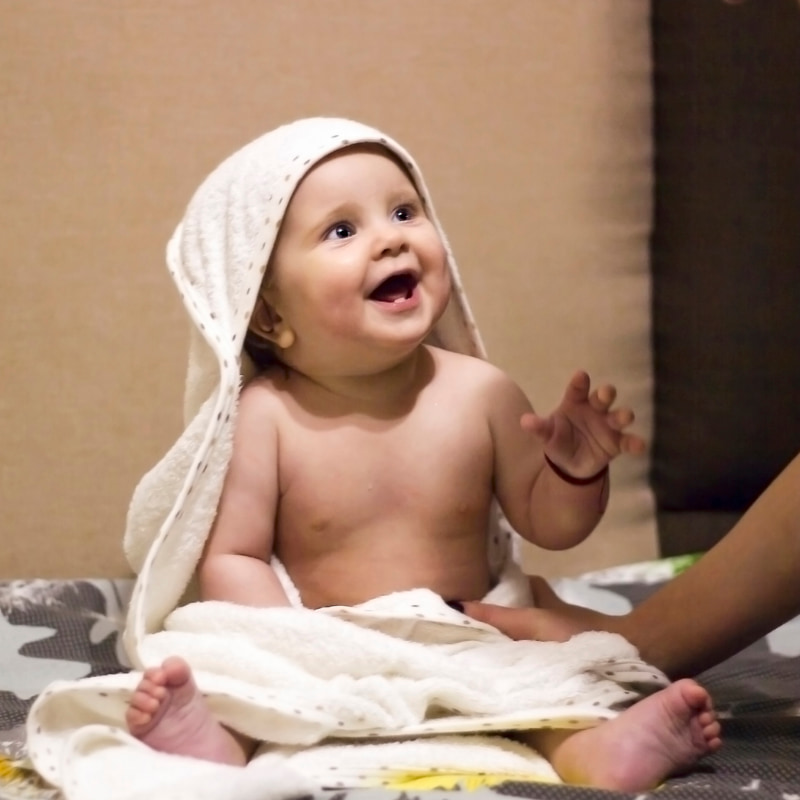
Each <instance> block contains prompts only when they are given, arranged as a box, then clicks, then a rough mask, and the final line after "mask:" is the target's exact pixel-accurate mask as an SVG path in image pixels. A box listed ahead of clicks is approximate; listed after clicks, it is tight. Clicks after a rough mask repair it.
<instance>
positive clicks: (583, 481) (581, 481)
mask: <svg viewBox="0 0 800 800" xmlns="http://www.w3.org/2000/svg"><path fill="white" fill-rule="evenodd" d="M544 460H545V461H546V462H547V463H548V465H549V466H550V469H551V470H553V472H555V474H556V475H558V477H559V478H561V480H562V481H566V482H567V483H571V484H572V485H573V486H588V485H589V484H591V483H597V481H599V480H601V479H602V478H605V476H606V475H608V464H606V465H605V466H604V467H603V469H601V470H600V472H597V473H595V474H594V475H591V476H589V477H588V478H576V477H575V476H574V475H570V474H569V473H568V472H564V470H563V469H561V467H559V466H558V464H554V463H553V462H552V461H551V460H550V459H549V458H548V457H547V453H545V454H544Z"/></svg>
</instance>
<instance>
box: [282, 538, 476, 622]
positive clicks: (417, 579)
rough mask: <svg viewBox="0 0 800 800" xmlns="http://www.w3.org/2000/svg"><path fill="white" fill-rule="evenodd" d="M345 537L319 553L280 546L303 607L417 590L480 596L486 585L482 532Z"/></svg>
mask: <svg viewBox="0 0 800 800" xmlns="http://www.w3.org/2000/svg"><path fill="white" fill-rule="evenodd" d="M346 539H347V541H345V542H341V543H340V546H339V547H335V548H330V549H325V550H324V551H321V550H320V549H317V548H311V549H310V550H309V551H307V552H305V553H304V552H302V550H301V549H298V548H295V547H291V546H289V547H281V548H279V552H278V556H279V557H280V558H281V560H282V561H283V563H284V566H285V567H286V570H287V572H288V573H289V577H290V578H291V579H292V581H293V582H294V584H295V586H296V587H297V590H298V591H299V593H300V597H301V598H302V600H303V604H304V605H306V606H309V607H311V608H319V607H321V606H331V605H357V604H359V603H363V602H366V601H367V600H371V599H372V598H374V597H379V596H381V595H385V594H389V593H391V592H401V591H406V590H409V589H419V588H425V589H430V590H431V591H433V592H436V593H437V594H439V595H441V596H442V597H444V598H445V599H446V600H479V599H480V598H482V597H483V596H484V595H485V594H486V593H487V592H488V591H489V589H490V575H489V566H488V561H487V557H486V536H485V533H483V532H480V533H471V532H469V531H466V532H465V533H463V534H461V535H457V536H444V537H435V538H428V537H419V535H418V534H415V535H408V536H406V537H404V536H402V535H398V534H397V532H393V533H392V536H391V538H390V539H388V538H387V539H385V538H384V536H383V535H382V534H381V533H378V532H372V535H370V536H365V537H361V536H357V537H354V536H348V537H346ZM281 551H282V552H281ZM311 551H315V552H311Z"/></svg>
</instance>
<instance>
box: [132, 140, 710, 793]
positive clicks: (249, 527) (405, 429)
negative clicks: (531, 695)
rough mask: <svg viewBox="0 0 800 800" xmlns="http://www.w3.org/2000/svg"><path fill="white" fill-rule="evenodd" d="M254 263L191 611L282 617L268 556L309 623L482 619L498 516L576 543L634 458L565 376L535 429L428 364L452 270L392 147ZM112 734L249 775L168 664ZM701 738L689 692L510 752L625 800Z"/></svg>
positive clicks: (351, 166) (348, 157)
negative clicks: (344, 609)
mask: <svg viewBox="0 0 800 800" xmlns="http://www.w3.org/2000/svg"><path fill="white" fill-rule="evenodd" d="M264 258H265V260H267V259H268V266H267V270H266V273H265V277H264V280H263V283H262V288H261V291H260V294H259V296H258V298H257V299H256V301H255V306H254V310H253V314H252V317H251V320H250V323H249V333H248V344H247V348H248V352H249V353H250V354H251V356H252V357H253V359H254V360H255V361H256V362H257V363H258V364H259V366H260V372H259V374H258V375H257V377H255V378H254V379H252V380H251V381H249V382H248V383H247V384H246V386H245V387H244V389H243V390H242V391H241V395H240V401H239V408H238V414H237V417H236V426H235V433H234V441H233V450H232V456H231V459H230V463H229V468H228V471H227V474H226V478H225V483H224V487H223V491H222V495H221V499H220V502H219V506H218V511H217V515H216V518H215V522H214V526H213V529H212V531H211V534H210V536H209V538H208V540H207V543H206V547H205V550H204V553H203V556H202V559H201V561H200V564H199V566H198V578H199V586H200V592H201V597H202V599H204V600H224V601H229V602H232V603H238V604H244V605H251V606H276V605H288V604H289V602H290V600H289V598H288V596H287V594H286V591H285V589H284V584H283V583H282V582H281V581H280V580H279V578H278V576H277V574H276V572H275V571H274V570H273V568H272V566H271V565H270V558H271V557H272V555H273V554H274V555H276V556H277V557H278V558H279V559H280V561H281V562H282V563H283V565H284V567H285V569H286V572H287V573H288V575H289V577H290V578H291V581H292V582H293V584H294V586H295V587H296V588H297V591H298V592H299V595H300V598H301V599H302V602H303V604H304V605H305V606H307V607H310V608H319V607H323V606H331V605H356V604H359V603H362V602H364V601H366V600H369V599H371V598H374V597H377V596H381V595H385V594H388V593H390V592H398V591H403V590H408V589H414V588H418V587H425V588H427V589H430V590H432V591H433V592H436V593H437V594H439V595H441V596H442V597H443V598H445V599H447V600H449V601H451V602H452V603H453V604H454V605H455V606H457V605H458V602H459V601H462V600H478V599H481V598H482V597H484V596H485V595H486V593H487V592H488V591H489V589H490V588H491V585H492V576H491V572H490V567H489V562H488V559H487V526H488V520H489V516H490V511H491V506H492V503H493V500H495V499H496V500H497V502H498V503H499V505H500V508H501V509H502V511H503V513H504V514H505V516H506V518H507V519H508V521H509V522H510V523H511V525H512V526H513V527H514V528H515V529H516V531H518V532H519V533H520V534H521V535H522V536H523V537H524V538H525V539H527V540H528V541H531V542H533V543H535V544H536V545H538V546H540V547H545V548H549V549H565V548H569V547H572V546H574V545H576V544H578V543H579V542H581V541H583V540H584V539H585V538H586V537H587V536H588V535H589V534H590V532H591V531H592V530H593V529H594V527H595V526H596V524H597V522H598V521H599V519H600V517H601V516H602V514H603V511H604V509H605V505H606V501H607V497H608V489H609V481H608V463H609V461H610V460H611V459H613V458H614V457H616V456H617V455H619V454H620V453H638V452H640V451H641V450H642V449H643V447H644V443H643V442H642V440H641V439H640V438H639V437H637V436H636V435H634V434H632V433H630V432H628V430H627V429H628V428H629V426H630V424H631V423H632V421H633V415H632V413H631V412H630V410H628V409H626V408H618V407H615V406H614V401H615V390H614V388H613V387H611V386H602V387H600V388H598V389H594V390H593V389H592V387H591V386H590V380H589V377H588V376H587V375H586V374H585V373H577V374H576V375H575V376H574V377H573V378H572V379H571V380H570V382H569V384H568V386H567V389H566V392H565V394H564V396H563V399H562V401H561V402H560V404H559V406H558V407H557V408H556V409H555V410H554V411H553V413H552V414H550V415H549V416H539V415H537V414H536V413H535V412H534V411H533V409H532V408H531V405H530V403H529V402H528V400H527V399H526V397H525V395H524V394H523V392H522V391H521V390H520V388H519V387H518V386H517V385H516V384H515V383H514V382H513V381H512V380H511V379H510V378H509V377H508V376H507V375H505V374H504V373H503V372H502V371H500V370H499V369H497V368H495V367H493V366H492V365H490V364H489V363H487V362H486V361H483V360H482V359H479V358H473V357H471V356H467V355H462V354H459V353H455V352H451V351H449V350H445V349H441V348H439V347H435V346H433V345H431V344H429V343H428V342H429V339H430V334H431V332H432V331H433V330H434V327H435V326H436V324H437V322H438V321H439V320H440V319H441V317H442V315H443V314H444V313H445V310H446V309H447V307H448V303H450V302H451V293H452V292H451V290H452V279H451V271H450V265H449V253H448V249H447V246H446V244H445V242H444V240H443V237H442V235H441V232H440V230H439V227H438V224H437V223H436V222H435V220H434V219H433V218H432V217H431V215H430V213H429V209H428V208H427V206H426V203H425V201H424V200H423V195H422V194H421V192H420V191H419V189H418V186H417V185H416V184H415V181H414V179H413V177H412V173H411V172H410V171H409V169H408V168H407V167H406V165H405V164H404V163H403V162H402V161H401V160H400V158H398V155H397V154H396V153H395V152H394V151H393V150H392V149H391V148H390V147H389V146H388V145H384V144H380V143H361V144H358V143H357V144H350V143H347V142H343V143H342V144H341V146H340V147H339V148H338V149H335V150H333V152H331V153H329V154H328V155H326V156H324V157H322V158H321V159H318V160H317V161H315V162H313V163H310V164H308V169H307V171H306V172H305V174H304V176H303V177H302V180H300V182H299V184H298V185H297V186H296V188H295V190H294V192H293V193H292V195H291V198H290V201H289V203H288V207H287V208H286V210H285V214H284V216H283V219H282V222H281V224H280V230H279V234H278V237H277V240H276V243H275V246H274V247H273V249H272V252H271V253H270V254H266V255H265V256H264ZM365 564H366V565H368V568H366V569H365V568H364V565H365ZM354 576H358V579H357V580H356V579H354ZM127 724H128V727H129V730H130V731H131V733H132V734H133V735H134V736H136V737H138V738H139V739H141V740H142V741H143V742H145V743H147V744H148V745H150V746H151V747H153V748H155V749H158V750H161V751H165V752H169V753H177V754H182V755H189V756H194V757H198V758H203V759H209V760H214V761H220V762H224V763H228V764H245V763H246V762H247V760H248V759H249V757H250V755H251V753H252V752H253V748H254V743H253V742H251V741H249V740H246V739H244V738H243V737H241V736H239V735H238V734H237V733H235V732H234V731H231V730H229V729H227V728H225V727H223V726H222V725H221V724H220V723H219V722H217V721H216V720H215V719H214V717H213V716H212V715H211V713H210V711H209V710H208V708H207V707H206V705H205V703H204V701H203V698H202V697H201V696H200V694H199V692H198V690H197V688H196V686H195V684H194V681H193V679H192V675H191V671H190V668H189V666H188V664H187V663H186V662H185V661H184V660H183V659H181V658H178V657H172V658H168V659H166V660H165V661H164V662H163V663H162V664H161V665H160V666H158V667H155V668H151V669H148V670H146V671H145V673H144V675H143V677H142V680H141V682H140V684H139V686H138V688H137V691H136V692H135V694H134V695H133V698H132V700H131V703H130V706H129V709H128V712H127ZM719 732H720V728H719V724H718V722H717V721H716V718H715V716H714V713H713V710H712V707H711V701H710V698H709V696H708V694H707V692H706V691H705V690H704V689H703V688H702V687H701V686H700V685H698V684H697V683H695V682H694V681H690V680H684V681H680V682H678V683H675V684H672V685H670V686H668V687H667V688H666V689H664V690H663V691H660V692H658V693H657V694H654V695H651V696H650V697H648V698H646V699H644V700H642V701H641V702H639V703H638V704H636V705H634V706H632V707H630V708H628V709H626V710H625V711H623V712H622V713H620V714H619V716H617V717H615V718H614V719H611V720H609V721H607V722H603V723H602V724H599V725H597V726H596V727H594V728H587V729H584V730H579V731H574V730H541V731H531V732H530V733H528V734H526V737H527V739H526V740H527V741H529V742H530V744H531V745H532V746H534V747H535V748H536V749H537V750H538V751H539V752H540V753H542V754H543V755H544V756H545V757H546V758H547V759H548V760H549V761H550V762H551V763H552V765H553V767H554V769H555V770H556V772H557V773H558V774H559V775H560V776H561V778H562V779H563V780H565V781H567V782H573V783H584V784H591V785H595V786H598V787H605V788H613V789H621V790H626V791H638V790H645V789H648V788H651V787H653V786H655V785H656V784H658V783H659V782H660V781H661V780H662V779H664V778H665V777H667V776H669V775H671V774H673V773H675V772H677V771H680V770H684V769H686V768H688V767H690V766H691V765H692V764H694V762H695V761H696V760H697V759H698V758H700V757H702V756H703V755H705V754H707V753H709V752H712V751H714V750H715V749H716V748H717V747H718V746H719V744H720V739H719Z"/></svg>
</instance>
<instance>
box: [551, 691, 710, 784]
mask: <svg viewBox="0 0 800 800" xmlns="http://www.w3.org/2000/svg"><path fill="white" fill-rule="evenodd" d="M721 744H722V741H721V739H720V725H719V722H718V721H717V718H716V715H715V714H714V711H713V708H712V705H711V698H710V697H709V694H708V692H707V691H706V690H705V689H704V688H703V687H702V686H700V685H699V684H698V683H696V682H695V681H693V680H688V679H685V680H681V681H678V682H676V683H673V684H671V685H670V686H668V687H667V688H666V689H664V690H662V691H660V692H658V693H656V694H654V695H650V696H649V697H646V698H645V699H644V700H642V701H640V702H639V703H637V704H636V705H634V706H631V707H630V708H628V709H626V710H625V711H624V712H623V713H622V714H620V715H619V716H618V717H616V718H615V719H612V720H609V721H608V722H604V723H601V724H600V725H598V726H597V727H596V728H588V729H586V730H582V731H579V732H577V733H575V734H573V735H572V736H569V737H568V738H566V739H565V740H564V741H563V742H562V743H561V745H560V746H559V747H558V748H557V749H555V750H554V751H553V753H552V757H553V766H554V767H555V769H556V771H557V772H558V773H559V774H560V775H561V776H562V778H563V779H564V780H566V781H568V782H570V783H572V782H574V783H587V784H590V785H592V786H597V787H600V788H605V789H616V790H618V791H628V792H637V791H644V790H646V789H652V788H653V787H655V786H657V785H658V784H659V783H660V782H661V781H663V780H664V779H665V778H668V777H669V776H671V775H676V774H678V773H680V772H683V771H685V770H687V769H689V768H690V767H692V766H693V765H694V764H695V763H696V762H697V761H698V760H699V759H700V758H702V757H703V756H705V755H707V754H709V753H713V752H714V751H715V750H717V749H718V748H719V747H720V745H721Z"/></svg>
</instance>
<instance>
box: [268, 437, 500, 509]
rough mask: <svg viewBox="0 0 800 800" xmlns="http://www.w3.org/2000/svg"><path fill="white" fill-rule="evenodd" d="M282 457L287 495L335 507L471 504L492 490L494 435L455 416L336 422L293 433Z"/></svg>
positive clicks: (480, 501) (451, 506)
mask: <svg viewBox="0 0 800 800" xmlns="http://www.w3.org/2000/svg"><path fill="white" fill-rule="evenodd" d="M281 457H282V464H281V476H282V483H283V488H284V499H285V500H287V501H289V502H291V501H292V500H294V501H297V502H307V501H308V500H309V499H312V498H313V505H314V507H315V508H316V509H317V510H318V511H323V509H327V510H328V512H330V513H335V514H337V515H340V514H341V513H344V512H347V513H348V514H349V513H354V514H356V515H357V516H358V515H360V514H371V513H375V512H383V513H387V512H390V510H391V509H398V508H404V507H405V508H408V507H417V508H419V509H421V510H424V509H426V508H427V509H429V510H430V512H431V513H444V512H446V511H453V510H456V511H458V509H459V508H460V509H463V510H466V509H468V508H470V507H472V506H474V505H479V506H482V505H483V504H484V502H485V496H486V494H487V492H488V493H490V492H491V484H492V472H493V455H492V447H491V441H490V439H489V437H488V436H487V435H485V434H483V433H482V432H481V431H475V430H469V429H467V430H464V429H463V428H460V427H459V426H456V425H453V424H449V423H447V424H440V425H429V426H414V425H396V426H387V427H384V428H378V429H369V428H365V427H357V426H346V425H342V426H335V427H331V428H330V429H328V430H323V431H320V430H317V431H316V432H315V433H314V435H313V436H311V435H304V434H297V435H295V436H293V437H292V440H291V442H290V443H288V446H283V445H282V454H281ZM292 504H294V503H292ZM323 513H324V512H323Z"/></svg>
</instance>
